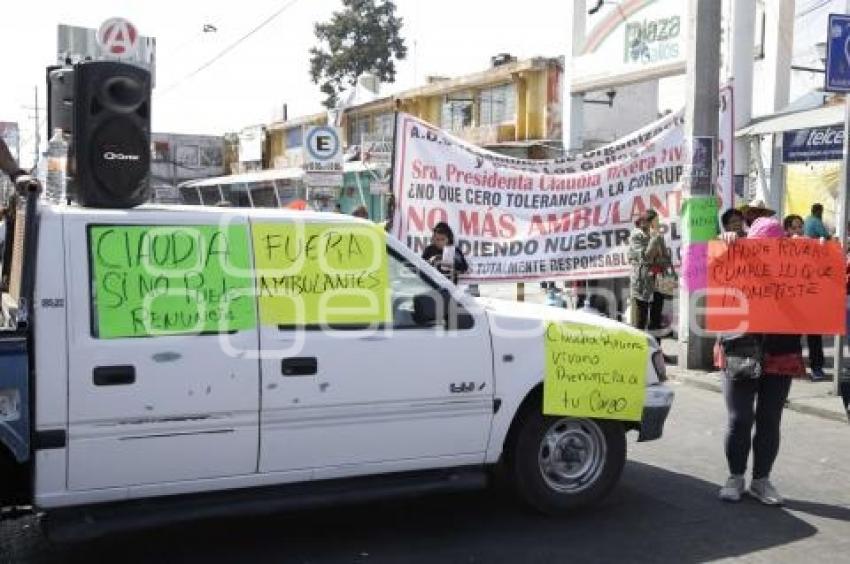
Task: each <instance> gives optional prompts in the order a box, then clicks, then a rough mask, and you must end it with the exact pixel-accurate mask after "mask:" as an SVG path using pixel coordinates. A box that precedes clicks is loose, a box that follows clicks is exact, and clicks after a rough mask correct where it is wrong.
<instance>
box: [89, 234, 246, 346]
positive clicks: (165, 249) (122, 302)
mask: <svg viewBox="0 0 850 564" xmlns="http://www.w3.org/2000/svg"><path fill="white" fill-rule="evenodd" d="M89 252H90V263H91V266H92V299H93V302H94V312H95V324H96V326H95V327H96V328H95V334H96V335H98V336H99V337H101V338H107V339H111V338H119V337H142V336H157V335H178V334H185V333H201V332H226V331H234V330H240V329H250V328H253V327H255V326H256V313H255V312H256V309H255V305H254V297H253V292H254V289H253V274H252V272H251V262H250V255H249V251H248V230H247V226H244V225H232V226H229V227H226V228H220V227H218V226H212V225H198V226H189V225H180V226H143V225H108V226H93V227H90V228H89Z"/></svg>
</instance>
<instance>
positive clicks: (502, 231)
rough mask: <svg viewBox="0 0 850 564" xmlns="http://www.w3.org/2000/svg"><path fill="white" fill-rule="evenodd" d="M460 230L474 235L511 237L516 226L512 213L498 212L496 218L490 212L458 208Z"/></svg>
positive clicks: (462, 232) (465, 233)
mask: <svg viewBox="0 0 850 564" xmlns="http://www.w3.org/2000/svg"><path fill="white" fill-rule="evenodd" d="M459 215H460V232H461V234H463V235H473V236H475V237H480V236H484V237H494V238H499V237H501V238H508V239H510V238H513V237H514V235H516V226H515V225H514V218H513V216H512V215H506V214H500V215H499V217H498V220H497V219H496V217H495V216H494V215H493V214H492V213H489V212H487V213H484V214H483V215H482V214H480V213H479V212H477V211H470V210H460V214H459Z"/></svg>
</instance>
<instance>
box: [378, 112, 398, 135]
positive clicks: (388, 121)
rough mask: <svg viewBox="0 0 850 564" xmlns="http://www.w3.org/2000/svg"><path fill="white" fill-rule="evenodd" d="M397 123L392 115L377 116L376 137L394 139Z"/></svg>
mask: <svg viewBox="0 0 850 564" xmlns="http://www.w3.org/2000/svg"><path fill="white" fill-rule="evenodd" d="M394 123H395V121H394V118H393V114H392V113H386V114H378V115H376V116H375V135H377V136H380V137H392V136H393V125H394Z"/></svg>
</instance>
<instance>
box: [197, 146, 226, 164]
mask: <svg viewBox="0 0 850 564" xmlns="http://www.w3.org/2000/svg"><path fill="white" fill-rule="evenodd" d="M223 165H224V155H223V154H222V152H221V147H201V166H210V167H213V166H223Z"/></svg>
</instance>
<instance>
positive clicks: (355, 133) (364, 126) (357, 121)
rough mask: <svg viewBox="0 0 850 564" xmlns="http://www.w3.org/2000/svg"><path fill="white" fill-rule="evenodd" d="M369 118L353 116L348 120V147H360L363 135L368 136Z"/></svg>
mask: <svg viewBox="0 0 850 564" xmlns="http://www.w3.org/2000/svg"><path fill="white" fill-rule="evenodd" d="M370 121H371V116H353V117H350V118H348V145H349V146H351V145H360V142H361V140H362V138H363V136H364V135H368V134H369V133H370V131H371V129H370V125H371V124H370Z"/></svg>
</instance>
